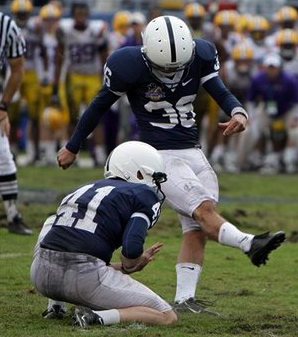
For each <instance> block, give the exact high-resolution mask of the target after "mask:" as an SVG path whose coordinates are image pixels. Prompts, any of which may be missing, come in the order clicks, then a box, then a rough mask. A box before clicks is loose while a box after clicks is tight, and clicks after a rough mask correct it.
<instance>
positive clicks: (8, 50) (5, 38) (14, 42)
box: [0, 12, 26, 69]
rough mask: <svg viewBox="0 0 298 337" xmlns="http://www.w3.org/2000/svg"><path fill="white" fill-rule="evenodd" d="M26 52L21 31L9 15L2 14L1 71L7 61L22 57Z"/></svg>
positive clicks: (0, 25) (0, 35)
mask: <svg viewBox="0 0 298 337" xmlns="http://www.w3.org/2000/svg"><path fill="white" fill-rule="evenodd" d="M25 51H26V47H25V40H24V38H23V36H22V33H21V31H20V29H19V28H18V27H17V25H16V24H15V22H14V21H13V20H12V19H11V18H10V17H9V16H8V15H5V14H3V13H1V12H0V69H1V68H2V66H3V64H4V62H5V59H10V58H16V57H20V56H21V55H23V54H24V53H25Z"/></svg>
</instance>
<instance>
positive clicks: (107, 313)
mask: <svg viewBox="0 0 298 337" xmlns="http://www.w3.org/2000/svg"><path fill="white" fill-rule="evenodd" d="M93 312H95V313H96V314H97V315H98V316H100V317H101V318H102V320H103V324H104V325H111V324H117V323H120V314H119V311H118V310H117V309H110V310H100V311H95V310H93Z"/></svg>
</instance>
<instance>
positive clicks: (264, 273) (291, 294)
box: [0, 168, 298, 337]
mask: <svg viewBox="0 0 298 337" xmlns="http://www.w3.org/2000/svg"><path fill="white" fill-rule="evenodd" d="M18 174H19V183H20V190H21V191H22V193H21V196H22V197H23V198H25V202H22V204H21V209H22V213H23V217H24V219H25V220H26V221H27V222H28V224H30V226H31V227H32V228H33V229H34V235H33V236H31V237H23V236H18V235H13V234H8V233H7V230H6V228H4V226H5V217H4V212H3V210H2V208H1V206H0V227H1V228H0V336H1V337H29V336H30V337H31V336H32V337H69V336H76V337H83V336H84V337H86V336H88V337H89V336H90V337H93V336H109V337H111V336H117V337H118V336H120V337H124V336H127V337H130V336H135V337H136V336H138V337H161V336H171V337H178V336H181V337H182V336H212V337H219V336H220V337H227V336H235V337H238V336H251V337H252V336H253V337H259V336H260V337H278V336H283V337H295V336H297V335H298V323H297V322H298V287H297V275H298V244H297V236H298V235H297V229H298V225H297V217H298V206H297V204H298V177H297V176H273V177H272V176H270V177H267V176H266V177H261V176H259V175H248V174H247V175H246V174H245V175H244V174H243V175H220V177H219V181H220V192H221V198H222V202H221V203H220V205H219V211H220V213H221V214H222V215H224V216H225V217H226V218H227V219H228V220H229V221H232V222H233V223H235V224H236V225H237V226H239V227H240V228H241V229H243V230H246V231H249V232H252V233H261V232H263V231H267V230H271V231H276V230H280V229H283V230H284V231H286V233H287V237H288V240H287V242H286V243H285V244H284V245H283V246H282V247H281V248H280V249H278V250H277V251H274V252H273V253H272V255H271V256H270V260H269V262H268V264H267V265H266V266H265V267H261V268H256V267H254V266H253V265H252V264H251V263H250V262H249V260H248V258H247V257H246V256H245V255H244V254H243V253H241V252H240V251H238V250H236V249H232V248H228V247H223V246H220V245H219V244H216V243H213V242H209V243H208V244H207V250H206V261H205V266H204V272H203V275H202V278H201V280H200V284H199V287H198V293H197V295H198V297H202V298H206V299H209V300H212V301H214V310H217V311H219V312H220V313H221V315H220V316H219V317H213V316H208V315H194V314H183V315H181V316H180V317H179V318H180V319H179V321H178V323H177V324H176V325H175V326H173V327H152V326H144V325H141V324H122V325H119V326H112V327H93V328H91V329H88V330H82V329H79V328H77V327H76V328H74V327H72V326H71V325H70V317H68V318H67V319H64V320H61V321H49V320H45V319H43V318H42V317H41V313H42V312H43V310H44V309H45V308H46V303H47V301H46V299H45V298H43V297H42V296H40V295H39V294H37V293H36V291H35V290H34V288H33V286H32V284H31V283H30V279H29V268H30V264H31V259H32V250H33V246H34V244H35V241H36V238H37V235H38V232H39V228H40V227H41V224H42V222H43V221H44V220H45V218H46V217H47V216H48V215H49V214H51V213H52V212H54V211H55V209H56V206H57V204H58V201H59V200H60V199H61V196H63V194H64V193H65V192H67V191H69V190H70V189H72V188H73V187H75V186H77V185H80V184H83V183H85V182H87V181H90V180H95V179H97V178H101V177H102V172H101V171H100V170H95V169H89V170H87V169H86V170H83V169H78V168H71V169H69V170H68V171H66V172H65V171H62V170H59V169H58V168H56V169H54V168H52V169H50V168H47V169H45V168H22V169H20V170H19V173H18ZM180 238H181V235H180V227H179V223H178V219H177V216H176V215H175V213H174V212H173V211H172V210H170V209H168V208H165V209H164V211H163V214H162V217H161V219H160V221H159V223H158V224H157V225H156V227H154V229H153V230H152V231H151V232H150V234H149V236H148V241H147V245H148V246H149V245H150V244H153V243H154V242H156V241H162V242H164V244H165V245H164V247H163V249H162V251H161V252H160V253H159V254H158V255H157V256H156V258H155V261H153V262H152V263H151V264H150V265H149V266H148V267H147V269H145V270H144V271H143V272H141V273H138V274H136V275H135V276H134V277H135V278H137V279H138V280H140V281H142V282H144V283H145V284H146V285H148V286H149V287H151V288H152V289H153V290H154V291H156V292H157V293H159V294H160V295H161V296H162V297H164V298H165V299H166V300H168V301H169V302H171V301H172V300H173V297H174V294H175V260H176V255H177V253H178V250H179V245H180ZM68 308H70V306H68Z"/></svg>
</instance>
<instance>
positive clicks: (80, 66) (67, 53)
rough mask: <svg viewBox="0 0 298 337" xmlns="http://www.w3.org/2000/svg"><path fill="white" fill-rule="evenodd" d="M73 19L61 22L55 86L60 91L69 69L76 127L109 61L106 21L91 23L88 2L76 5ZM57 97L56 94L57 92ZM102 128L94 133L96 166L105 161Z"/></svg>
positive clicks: (70, 106) (76, 3)
mask: <svg viewBox="0 0 298 337" xmlns="http://www.w3.org/2000/svg"><path fill="white" fill-rule="evenodd" d="M71 16H72V19H66V20H61V22H60V25H59V27H58V30H57V38H58V48H57V54H56V55H57V58H56V70H55V80H54V84H55V86H56V88H57V84H58V82H59V78H60V75H61V71H62V68H63V67H66V71H67V80H68V81H69V82H68V85H67V87H68V89H69V92H68V93H69V108H70V124H71V127H72V128H73V127H74V125H75V124H76V123H77V121H78V118H79V113H80V109H81V108H82V105H88V104H90V102H91V101H92V99H93V98H94V96H95V94H96V93H97V91H98V89H100V88H101V87H102V72H103V64H104V62H105V60H106V57H107V53H108V48H107V46H108V45H107V25H106V23H105V22H104V21H102V20H96V21H95V20H89V7H88V5H87V4H86V2H82V1H81V2H74V3H73V4H72V7H71ZM54 94H56V92H54ZM101 129H102V127H99V128H97V130H95V131H94V134H93V136H94V137H93V138H94V142H95V144H96V145H95V164H103V163H104V160H105V154H104V149H103V145H102V142H103V140H102V134H103V133H102V132H101Z"/></svg>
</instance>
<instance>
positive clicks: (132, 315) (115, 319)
mask: <svg viewBox="0 0 298 337" xmlns="http://www.w3.org/2000/svg"><path fill="white" fill-rule="evenodd" d="M73 320H74V323H75V324H76V325H80V326H81V327H86V326H89V325H112V324H117V323H124V322H142V323H146V324H156V325H170V324H173V323H175V322H176V321H177V315H176V314H175V312H174V311H173V310H169V311H165V312H159V311H157V310H155V309H151V308H148V307H141V306H139V307H130V308H125V309H110V310H99V311H96V310H91V309H90V308H87V307H76V308H75V311H74V317H73Z"/></svg>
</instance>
